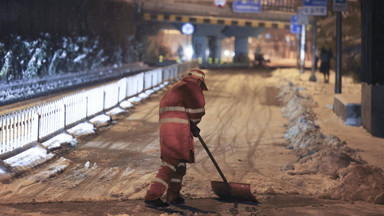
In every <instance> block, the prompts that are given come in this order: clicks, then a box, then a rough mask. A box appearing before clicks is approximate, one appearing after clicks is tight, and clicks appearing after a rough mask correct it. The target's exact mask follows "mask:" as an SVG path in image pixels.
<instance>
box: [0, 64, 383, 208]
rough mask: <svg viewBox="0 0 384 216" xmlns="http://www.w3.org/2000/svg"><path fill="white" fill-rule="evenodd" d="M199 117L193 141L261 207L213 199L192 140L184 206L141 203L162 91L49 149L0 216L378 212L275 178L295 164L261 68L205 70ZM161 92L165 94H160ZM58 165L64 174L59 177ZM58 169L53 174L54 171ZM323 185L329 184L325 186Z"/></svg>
mask: <svg viewBox="0 0 384 216" xmlns="http://www.w3.org/2000/svg"><path fill="white" fill-rule="evenodd" d="M205 71H206V77H207V81H206V83H207V86H208V88H209V91H207V92H205V97H206V115H205V116H204V117H203V120H202V122H201V123H200V125H199V126H200V128H201V135H202V137H203V139H204V140H205V142H206V143H207V145H208V147H209V148H210V150H211V152H212V154H213V155H214V157H215V158H216V161H217V162H218V164H219V165H220V167H221V169H222V170H223V172H224V174H225V175H226V177H227V179H228V180H229V181H231V182H239V183H248V184H251V191H252V193H253V194H254V195H256V198H257V199H258V200H259V201H260V204H259V205H256V204H255V203H230V202H220V201H218V200H216V196H215V195H214V194H213V192H212V191H211V188H210V181H211V180H218V181H220V180H221V179H220V176H219V175H218V173H217V171H216V170H215V168H214V166H213V164H212V163H211V161H210V159H209V157H208V156H207V154H206V152H205V151H204V149H203V148H202V146H201V145H200V143H199V142H198V141H196V143H195V147H196V163H195V164H191V165H188V166H187V175H186V176H185V178H184V180H183V184H184V186H183V190H182V195H183V196H184V197H185V198H186V199H187V203H186V205H185V206H183V207H171V208H169V209H166V210H155V209H150V208H146V207H145V206H144V205H143V198H144V196H145V193H146V190H147V189H148V186H149V184H150V183H151V180H152V179H153V177H154V176H155V174H156V172H157V170H158V168H159V165H160V159H159V138H158V123H157V122H158V103H159V101H160V99H161V96H162V95H163V94H164V92H165V90H166V89H164V90H162V91H160V92H158V93H156V94H154V95H151V96H150V97H149V98H148V99H146V100H145V101H143V102H141V103H140V104H137V105H136V106H135V107H134V108H133V109H131V110H129V112H128V113H125V114H121V115H119V116H116V117H115V118H114V119H115V120H114V122H113V124H111V125H108V126H105V127H102V128H99V129H98V130H97V134H96V135H90V136H83V137H79V138H78V140H79V144H78V145H77V146H76V147H74V148H73V147H69V146H67V147H63V148H62V149H59V150H57V151H56V153H57V154H58V155H60V156H61V157H60V158H59V159H57V160H55V161H53V162H50V163H47V164H45V165H43V166H40V167H39V168H37V169H35V170H32V171H31V172H30V173H28V174H25V175H24V176H20V177H18V178H16V179H14V180H13V181H11V182H10V183H8V184H0V191H1V192H0V206H1V208H0V214H8V215H19V214H27V213H28V215H117V214H128V215H160V214H162V213H167V214H168V213H169V214H173V213H175V214H179V215H182V214H184V215H193V214H194V213H197V214H201V215H216V214H221V215H232V214H239V215H251V214H253V215H256V214H262V215H292V214H301V215H303V214H304V215H327V214H332V215H338V214H346V215H350V214H354V213H356V212H357V213H361V214H360V215H366V214H368V213H376V214H377V215H379V214H380V212H381V213H382V212H384V208H383V207H382V206H378V205H373V204H370V203H364V202H363V203H360V202H355V203H354V204H353V203H351V202H343V201H337V200H329V199H327V200H325V199H321V198H319V196H318V195H319V193H320V192H321V191H323V190H325V187H326V186H324V182H327V181H328V179H329V177H327V176H322V175H313V176H312V177H302V176H295V175H293V176H292V175H289V174H287V172H283V171H281V168H282V167H285V166H286V165H287V163H288V162H292V163H293V162H295V161H297V160H298V158H297V156H296V155H295V154H294V152H293V151H292V150H289V149H287V148H286V145H287V143H286V140H285V138H284V135H285V134H284V130H285V128H284V124H285V123H287V122H286V121H287V120H286V119H284V118H283V115H282V113H281V108H282V106H281V104H280V102H279V101H277V100H276V99H274V98H275V96H276V94H277V89H276V87H278V86H279V85H281V83H280V81H279V79H274V78H273V77H271V76H272V73H271V72H272V71H271V70H268V69H258V70H256V69H242V70H239V69H223V70H220V71H219V70H205ZM168 87H169V86H168ZM60 167H62V168H61V169H60ZM55 169H56V170H60V171H57V172H55V173H54V174H49V173H52V172H51V171H52V170H55ZM328 186H329V185H328Z"/></svg>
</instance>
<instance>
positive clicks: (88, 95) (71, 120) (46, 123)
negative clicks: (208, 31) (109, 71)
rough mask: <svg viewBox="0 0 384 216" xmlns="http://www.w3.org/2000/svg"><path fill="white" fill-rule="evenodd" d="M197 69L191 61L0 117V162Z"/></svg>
mask: <svg viewBox="0 0 384 216" xmlns="http://www.w3.org/2000/svg"><path fill="white" fill-rule="evenodd" d="M198 66H199V65H198V63H197V61H193V62H185V63H181V64H175V65H171V66H167V67H163V68H157V69H154V70H150V71H146V72H141V73H137V74H134V75H131V76H128V77H124V78H122V79H120V80H118V81H115V82H110V83H108V84H106V85H103V86H99V87H95V88H91V89H87V90H83V91H81V92H77V93H74V94H71V95H68V96H65V97H63V98H61V99H58V100H54V101H50V102H46V103H44V104H39V105H36V106H33V107H29V108H26V109H23V110H18V111H15V112H11V113H8V114H4V115H0V159H6V158H8V157H10V156H13V155H15V154H17V153H18V152H20V151H23V149H24V148H26V146H30V145H31V143H35V142H39V141H42V140H45V139H47V138H48V137H50V136H52V135H54V134H57V133H59V132H61V131H63V130H65V129H66V128H67V127H69V126H72V125H75V124H77V123H80V122H82V121H85V120H86V119H88V118H90V117H92V116H95V115H97V114H99V113H102V112H104V111H106V110H109V109H111V108H113V107H115V106H117V105H118V104H119V103H120V102H121V101H123V100H125V99H127V98H129V97H132V96H135V95H138V94H139V93H141V92H143V91H145V90H147V89H150V88H153V87H155V86H157V85H159V84H161V83H163V82H165V81H170V80H173V79H177V78H178V76H179V75H181V74H183V73H184V72H185V71H187V70H188V69H190V68H196V67H198ZM20 149H21V150H20Z"/></svg>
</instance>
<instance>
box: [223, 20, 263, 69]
mask: <svg viewBox="0 0 384 216" xmlns="http://www.w3.org/2000/svg"><path fill="white" fill-rule="evenodd" d="M264 30H265V28H264V27H258V28H253V27H238V26H228V27H226V28H225V29H224V30H223V31H222V33H223V35H225V36H227V37H232V36H234V37H235V57H234V58H233V61H234V62H249V57H248V48H249V45H248V37H257V36H259V35H260V34H261V33H263V32H264Z"/></svg>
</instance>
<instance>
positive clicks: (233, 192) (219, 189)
mask: <svg viewBox="0 0 384 216" xmlns="http://www.w3.org/2000/svg"><path fill="white" fill-rule="evenodd" d="M211 187H212V190H213V192H214V193H215V194H216V195H217V196H219V197H220V198H222V199H226V200H228V199H233V198H234V199H236V200H241V201H252V202H258V201H257V200H256V197H255V196H254V195H253V194H252V193H251V185H249V184H242V183H233V182H229V183H228V184H227V183H225V182H219V181H211Z"/></svg>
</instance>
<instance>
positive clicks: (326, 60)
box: [320, 47, 333, 83]
mask: <svg viewBox="0 0 384 216" xmlns="http://www.w3.org/2000/svg"><path fill="white" fill-rule="evenodd" d="M332 56H333V55H332V51H331V49H330V48H329V49H328V50H327V49H325V48H324V47H323V48H321V52H320V60H321V63H320V72H321V73H323V74H324V83H329V70H330V69H331V59H332Z"/></svg>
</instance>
